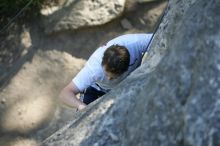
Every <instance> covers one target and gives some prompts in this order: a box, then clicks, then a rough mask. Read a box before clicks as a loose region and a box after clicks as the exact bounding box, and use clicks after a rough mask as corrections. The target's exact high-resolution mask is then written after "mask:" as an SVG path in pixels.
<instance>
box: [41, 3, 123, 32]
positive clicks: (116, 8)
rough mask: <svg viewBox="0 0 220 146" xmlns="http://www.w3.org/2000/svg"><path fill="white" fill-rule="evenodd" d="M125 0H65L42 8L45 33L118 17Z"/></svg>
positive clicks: (104, 21)
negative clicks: (60, 3) (53, 5)
mask: <svg viewBox="0 0 220 146" xmlns="http://www.w3.org/2000/svg"><path fill="white" fill-rule="evenodd" d="M124 6H125V0H90V1H88V0H66V2H65V3H63V4H62V5H60V6H56V7H53V8H48V10H44V12H43V14H45V15H46V16H45V17H44V21H45V23H44V28H45V32H46V33H56V32H60V31H67V30H75V29H78V28H82V27H89V26H96V25H101V24H105V23H107V22H109V21H111V20H112V19H114V18H116V17H119V16H120V15H121V14H122V12H123V10H124Z"/></svg>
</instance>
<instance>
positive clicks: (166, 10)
mask: <svg viewBox="0 0 220 146" xmlns="http://www.w3.org/2000/svg"><path fill="white" fill-rule="evenodd" d="M168 8H169V0H168V3H167V5H166V8H165V11H164V12H163V14H162V16H161V17H160V19H159V21H158V23H157V25H156V27H155V28H154V31H153V35H152V37H151V38H150V41H149V43H148V45H147V47H146V49H148V48H149V47H150V45H151V44H152V40H153V39H154V36H155V33H156V32H157V30H158V29H159V26H160V24H161V22H162V20H163V18H164V16H165V15H166V14H167V12H168ZM148 51H149V50H147V51H145V53H146V52H148ZM145 53H144V54H145ZM144 54H143V56H144ZM143 56H142V57H143Z"/></svg>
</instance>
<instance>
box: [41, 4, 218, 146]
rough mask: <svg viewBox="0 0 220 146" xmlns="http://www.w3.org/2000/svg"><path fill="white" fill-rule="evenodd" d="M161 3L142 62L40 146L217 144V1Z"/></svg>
mask: <svg viewBox="0 0 220 146" xmlns="http://www.w3.org/2000/svg"><path fill="white" fill-rule="evenodd" d="M169 5H170V6H169V9H168V12H167V14H166V15H165V17H164V19H163V21H162V24H161V25H160V27H159V30H158V31H157V32H156V34H155V37H154V39H153V42H152V44H151V45H150V52H149V54H148V57H147V58H146V60H145V61H144V63H143V64H142V66H141V67H140V68H138V69H137V70H136V71H134V72H133V73H132V74H131V75H130V76H129V77H128V78H127V79H126V80H124V81H123V82H122V83H121V84H119V85H118V86H117V87H116V88H115V89H114V90H113V91H111V92H110V93H108V94H106V95H105V96H104V97H103V98H101V99H100V100H98V101H96V102H95V103H93V104H91V105H90V106H89V107H88V108H87V109H86V110H85V111H83V112H80V113H78V114H76V115H74V116H75V120H74V121H72V122H71V123H69V124H68V125H67V126H66V127H64V128H63V129H61V130H60V131H58V132H57V133H55V134H54V135H52V136H51V137H49V138H48V139H47V140H45V141H44V142H43V144H42V145H47V146H48V145H49V146H50V145H51V146H52V145H53V146H54V145H57V146H58V145H59V146H60V145H68V146H69V145H73V146H75V145H83V146H85V145H95V146H102V145H115V146H121V145H123V146H127V145H138V146H143V145H147V146H186V145H187V146H207V145H209V146H218V145H220V133H219V130H220V127H219V120H220V114H219V112H220V106H219V105H220V57H219V56H220V41H219V40H220V31H219V30H220V17H219V13H220V1H218V0H193V1H191V0H183V1H178V0H170V3H169Z"/></svg>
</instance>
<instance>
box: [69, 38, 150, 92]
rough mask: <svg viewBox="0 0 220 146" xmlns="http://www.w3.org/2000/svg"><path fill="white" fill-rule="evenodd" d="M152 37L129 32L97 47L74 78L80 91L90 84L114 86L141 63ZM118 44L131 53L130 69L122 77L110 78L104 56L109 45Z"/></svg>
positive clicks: (102, 87)
mask: <svg viewBox="0 0 220 146" xmlns="http://www.w3.org/2000/svg"><path fill="white" fill-rule="evenodd" d="M151 37H152V34H127V35H122V36H119V37H117V38H115V39H113V40H111V41H109V42H108V43H107V44H105V45H104V46H101V47H99V48H98V49H96V51H95V52H94V53H93V54H92V55H91V56H90V58H89V60H88V61H87V62H86V64H85V66H84V68H83V69H82V70H81V71H80V72H79V73H78V74H77V75H76V76H75V77H74V78H73V80H72V82H73V83H74V84H75V85H76V86H77V88H78V89H79V90H80V91H83V90H84V89H86V88H87V87H89V86H93V87H95V88H96V89H98V90H101V89H102V90H103V89H104V90H108V89H111V88H113V87H114V86H115V85H116V84H118V83H119V82H121V81H122V80H123V79H125V78H126V77H127V76H128V75H129V74H130V73H131V72H132V71H134V70H135V69H136V68H137V67H138V66H139V65H140V64H141V60H142V55H143V53H144V52H146V51H147V49H148V48H147V46H148V43H149V42H150V39H151ZM116 44H117V45H120V46H124V47H126V48H127V49H128V51H129V54H130V65H129V68H128V70H127V71H126V72H125V73H123V74H122V75H121V76H120V77H118V78H116V79H113V80H108V78H107V76H106V75H105V73H104V70H103V67H102V65H101V63H102V57H103V55H104V52H105V50H106V49H107V48H108V47H110V46H112V45H116ZM97 84H98V85H97ZM100 87H101V88H100Z"/></svg>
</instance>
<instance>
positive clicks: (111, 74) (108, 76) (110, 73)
mask: <svg viewBox="0 0 220 146" xmlns="http://www.w3.org/2000/svg"><path fill="white" fill-rule="evenodd" d="M103 69H104V72H105V75H106V76H107V78H108V80H113V79H116V78H117V77H118V76H119V75H117V74H114V73H112V72H109V71H106V68H105V66H104V67H103Z"/></svg>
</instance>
